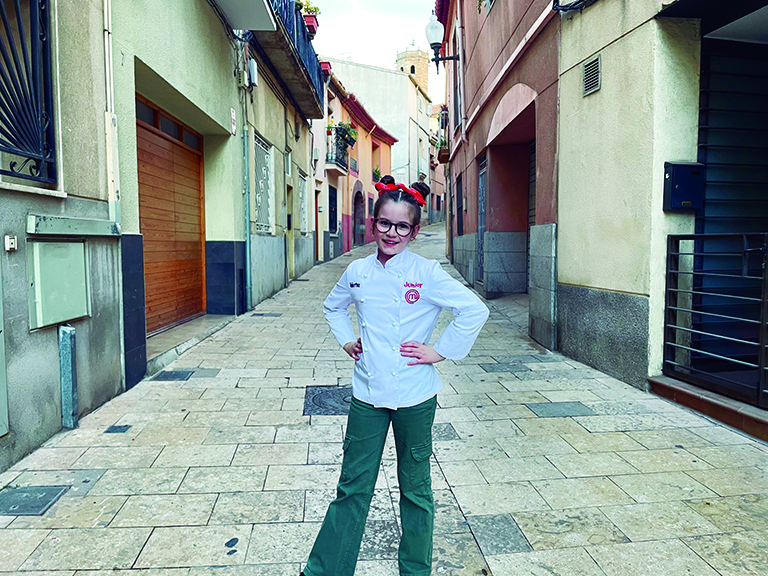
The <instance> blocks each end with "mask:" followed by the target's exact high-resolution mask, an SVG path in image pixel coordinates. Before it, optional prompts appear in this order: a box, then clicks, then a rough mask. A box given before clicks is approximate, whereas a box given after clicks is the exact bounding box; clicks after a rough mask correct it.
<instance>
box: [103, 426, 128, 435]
mask: <svg viewBox="0 0 768 576" xmlns="http://www.w3.org/2000/svg"><path fill="white" fill-rule="evenodd" d="M130 429H131V426H130V425H129V424H122V425H120V426H117V425H112V426H110V427H109V428H107V429H106V430H104V434H124V433H125V432H128V430H130Z"/></svg>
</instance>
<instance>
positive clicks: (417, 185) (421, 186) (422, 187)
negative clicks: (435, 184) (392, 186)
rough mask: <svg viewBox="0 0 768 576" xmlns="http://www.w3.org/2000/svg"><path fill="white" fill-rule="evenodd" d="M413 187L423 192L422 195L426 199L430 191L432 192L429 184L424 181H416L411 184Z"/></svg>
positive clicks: (420, 192)
mask: <svg viewBox="0 0 768 576" xmlns="http://www.w3.org/2000/svg"><path fill="white" fill-rule="evenodd" d="M411 188H413V189H414V190H416V192H418V193H419V194H421V197H422V198H424V200H426V199H427V196H429V193H430V192H431V190H430V188H429V185H428V184H426V183H424V182H414V183H413V184H411Z"/></svg>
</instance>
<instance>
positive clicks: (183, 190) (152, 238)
mask: <svg viewBox="0 0 768 576" xmlns="http://www.w3.org/2000/svg"><path fill="white" fill-rule="evenodd" d="M164 127H165V126H164ZM180 130H184V128H183V127H180ZM180 134H181V132H180ZM137 140H138V163H139V167H138V172H139V218H140V222H141V233H142V234H143V236H144V277H145V286H146V305H147V333H148V334H152V333H155V332H157V331H159V330H162V329H163V328H166V327H168V326H171V325H174V324H178V323H179V322H182V321H184V320H187V319H190V318H193V317H195V316H197V315H199V314H200V313H202V312H203V311H204V310H205V298H204V269H205V268H204V266H205V263H204V244H203V221H202V216H203V207H202V194H201V191H202V186H201V169H200V164H201V157H200V154H199V153H197V152H196V151H193V150H192V149H191V148H190V147H189V146H185V145H183V144H182V143H180V142H175V141H174V140H173V139H172V138H171V137H169V136H167V135H166V134H165V133H163V132H161V131H160V130H158V129H155V128H153V127H151V126H147V125H146V124H144V123H142V122H138V127H137Z"/></svg>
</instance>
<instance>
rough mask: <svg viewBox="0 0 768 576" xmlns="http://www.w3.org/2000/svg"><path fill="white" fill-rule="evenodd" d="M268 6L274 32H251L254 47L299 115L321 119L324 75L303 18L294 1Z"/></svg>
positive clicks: (278, 0)
mask: <svg viewBox="0 0 768 576" xmlns="http://www.w3.org/2000/svg"><path fill="white" fill-rule="evenodd" d="M268 2H269V4H270V5H271V8H272V10H273V12H274V16H275V22H276V30H274V31H271V30H251V34H252V38H253V41H254V44H255V45H256V48H257V49H260V50H261V52H262V55H263V56H265V57H266V58H268V59H269V62H270V63H271V64H272V67H273V68H274V71H275V72H276V73H277V74H278V75H279V77H280V79H281V80H282V81H283V84H284V85H285V86H286V88H287V89H288V91H289V92H290V94H291V96H292V97H293V100H294V101H295V102H296V105H297V106H298V107H299V109H300V111H301V113H302V114H303V115H304V116H305V117H306V118H307V119H310V120H312V119H320V118H324V117H325V115H324V101H323V95H324V84H323V74H322V71H321V69H320V61H319V60H318V58H317V54H316V53H315V49H314V48H313V47H312V43H311V42H310V40H309V33H308V32H307V26H306V24H305V23H304V18H302V15H301V12H299V11H298V10H297V9H296V2H295V0H268Z"/></svg>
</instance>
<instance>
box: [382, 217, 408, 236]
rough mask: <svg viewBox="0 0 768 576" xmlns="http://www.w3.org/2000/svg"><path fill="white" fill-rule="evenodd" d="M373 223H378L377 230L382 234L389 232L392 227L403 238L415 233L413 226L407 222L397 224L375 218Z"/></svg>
mask: <svg viewBox="0 0 768 576" xmlns="http://www.w3.org/2000/svg"><path fill="white" fill-rule="evenodd" d="M373 221H374V222H375V223H376V229H377V230H378V231H379V232H381V233H382V234H386V233H387V232H389V230H390V229H391V228H392V226H394V227H395V232H397V235H398V236H402V237H405V236H408V235H410V233H411V232H412V231H413V226H412V225H410V224H408V223H407V222H398V223H397V224H395V223H394V222H390V221H389V220H387V219H386V218H374V219H373Z"/></svg>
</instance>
